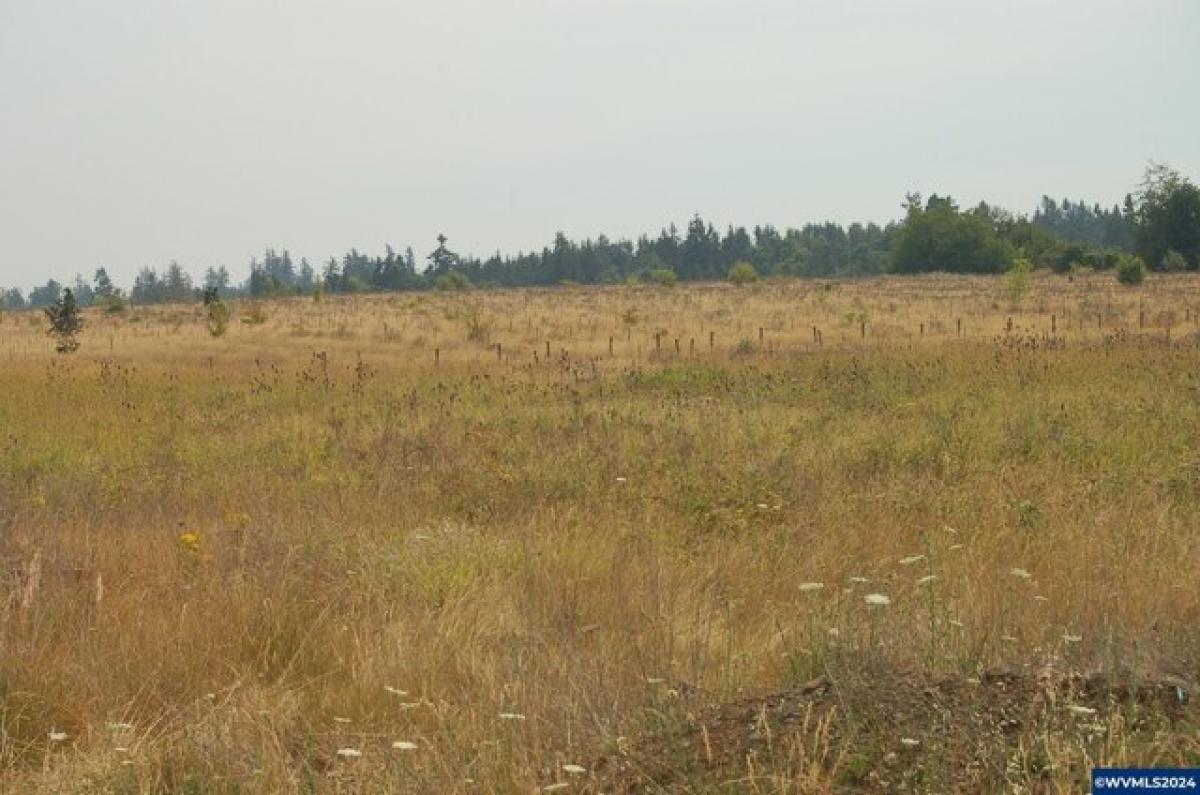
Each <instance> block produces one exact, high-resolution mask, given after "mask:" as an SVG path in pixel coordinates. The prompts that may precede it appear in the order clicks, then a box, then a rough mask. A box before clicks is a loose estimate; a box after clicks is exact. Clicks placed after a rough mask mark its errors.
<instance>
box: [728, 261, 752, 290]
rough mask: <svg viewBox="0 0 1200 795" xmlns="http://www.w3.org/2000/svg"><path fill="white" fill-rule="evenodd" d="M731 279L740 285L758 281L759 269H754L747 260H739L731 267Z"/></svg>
mask: <svg viewBox="0 0 1200 795" xmlns="http://www.w3.org/2000/svg"><path fill="white" fill-rule="evenodd" d="M729 281H730V282H731V283H733V284H736V285H738V286H741V285H743V284H751V283H752V282H756V281H758V271H756V270H754V266H753V265H751V264H750V263H749V262H746V260H738V261H737V262H735V263H733V267H732V268H730V269H729Z"/></svg>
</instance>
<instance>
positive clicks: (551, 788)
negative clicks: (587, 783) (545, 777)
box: [542, 781, 571, 792]
mask: <svg viewBox="0 0 1200 795" xmlns="http://www.w3.org/2000/svg"><path fill="white" fill-rule="evenodd" d="M569 786H571V785H570V784H568V783H567V782H565V781H560V782H558V783H557V784H547V785H546V786H544V787H542V792H561V791H562V790H564V789H566V788H567V787H569Z"/></svg>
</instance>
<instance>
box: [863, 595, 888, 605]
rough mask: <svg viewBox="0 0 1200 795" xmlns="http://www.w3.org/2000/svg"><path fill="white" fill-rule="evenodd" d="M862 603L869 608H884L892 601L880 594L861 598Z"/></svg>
mask: <svg viewBox="0 0 1200 795" xmlns="http://www.w3.org/2000/svg"><path fill="white" fill-rule="evenodd" d="M863 601H865V602H866V603H867V605H869V606H870V607H886V606H887V605H890V604H891V603H892V600H891V599H890V598H889V597H887V596H885V595H883V594H881V593H869V594H867V595H866V596H864V597H863Z"/></svg>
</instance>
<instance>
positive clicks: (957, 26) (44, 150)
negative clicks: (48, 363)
mask: <svg viewBox="0 0 1200 795" xmlns="http://www.w3.org/2000/svg"><path fill="white" fill-rule="evenodd" d="M1149 159H1153V160H1157V161H1165V162H1167V163H1169V164H1171V165H1173V166H1175V167H1176V168H1178V169H1180V170H1181V171H1183V172H1184V173H1186V174H1188V175H1190V176H1192V177H1193V178H1196V177H1200V0H1179V2H1171V1H1169V0H1160V1H1157V2H1156V1H1153V0H1151V1H1147V2H1127V3H1118V2H1110V1H1108V0H1072V1H1071V2H1065V1H1063V0H1056V1H1055V2H1007V3H999V2H997V3H988V4H984V3H969V2H965V1H964V0H956V1H955V2H923V3H911V2H895V1H892V0H888V1H885V2H876V3H866V2H861V3H851V2H836V3H835V2H828V3H820V4H817V3H803V2H754V1H753V0H740V1H738V2H735V1H734V0H729V1H728V2H715V1H714V0H678V1H677V0H643V1H642V2H632V1H629V0H557V1H556V2H550V0H542V1H535V0H524V1H521V2H515V1H514V2H500V1H499V0H493V1H490V2H485V0H475V1H474V2H451V1H450V0H439V1H438V2H405V1H404V0H392V1H391V2H383V1H382V0H380V1H379V2H369V1H368V0H337V2H334V0H320V1H318V0H278V2H266V1H265V0H193V1H192V2H187V1H185V0H175V1H171V0H106V1H105V2H98V1H97V0H78V2H60V1H59V0H0V285H16V286H20V287H22V288H28V287H29V286H31V285H33V284H35V283H41V282H44V281H45V280H46V279H47V278H48V277H50V276H54V277H56V278H59V279H60V280H65V279H66V278H68V277H70V276H72V275H73V274H74V273H76V272H82V273H84V274H86V275H88V276H89V278H90V274H91V273H92V271H93V270H94V269H95V268H96V267H97V266H101V265H103V266H105V267H107V268H108V269H109V272H110V273H111V274H112V275H113V276H114V278H115V279H116V281H117V282H118V283H120V284H128V283H129V282H130V281H131V280H132V277H133V275H134V273H135V272H136V271H137V269H138V268H140V267H141V266H143V265H152V266H155V267H161V266H163V265H165V264H166V263H168V262H169V261H170V260H172V259H176V260H178V261H179V262H180V263H182V264H183V265H184V266H185V267H186V268H187V269H188V270H189V271H191V272H192V273H193V274H197V275H198V274H200V273H202V272H203V270H204V268H205V267H207V266H209V265H222V264H223V265H226V266H228V267H229V269H230V271H231V272H233V274H234V275H235V277H236V278H238V279H241V278H243V277H244V276H245V273H246V271H247V263H248V261H249V258H250V257H251V256H252V255H254V254H256V253H261V251H262V250H263V249H264V248H265V247H268V246H270V247H275V248H288V249H290V250H291V252H292V253H293V256H294V257H295V258H297V259H298V258H299V257H300V256H307V257H308V258H309V260H310V261H312V262H314V263H316V262H319V261H321V260H324V259H327V258H328V257H329V256H330V255H331V254H337V255H340V254H341V253H342V252H344V251H346V250H348V249H349V248H350V247H358V248H359V249H360V250H366V251H368V252H371V253H375V252H382V250H383V247H384V244H385V243H392V244H393V245H395V246H396V247H397V248H402V247H403V246H405V245H412V246H413V248H414V249H415V250H416V252H417V255H418V258H423V256H424V254H425V253H427V252H428V251H429V250H431V249H432V248H433V246H434V245H435V242H434V237H435V236H436V235H437V233H438V232H441V231H444V232H445V233H446V234H447V235H448V236H449V237H450V245H451V248H454V249H455V250H458V251H459V252H460V253H474V254H480V255H487V254H490V253H492V252H493V251H496V250H497V249H499V250H502V251H505V252H514V253H515V252H516V251H517V250H520V249H525V250H528V249H531V248H540V247H541V246H542V245H543V244H545V243H547V242H548V241H549V240H550V239H551V238H552V236H553V234H554V232H555V231H557V230H560V229H561V230H563V231H564V232H566V233H567V234H568V235H569V236H571V237H576V238H578V237H584V236H596V235H598V234H600V233H606V234H608V235H609V236H610V237H618V236H622V237H623V236H635V235H636V234H638V233H639V232H642V231H646V232H651V233H653V232H656V231H657V230H658V229H659V228H661V227H662V226H665V225H666V224H667V223H668V222H670V221H676V222H678V223H679V224H680V225H681V226H682V225H683V224H684V223H685V222H686V220H687V219H688V218H689V217H690V216H691V215H692V214H693V213H696V212H699V213H700V214H701V215H703V216H704V217H705V218H706V219H709V220H711V221H713V222H714V223H715V224H716V225H717V226H718V227H720V228H724V226H725V225H726V224H727V223H730V222H732V223H735V224H745V225H753V224H756V223H764V222H769V223H774V224H776V225H778V226H788V225H793V226H794V225H800V224H802V223H804V222H806V221H820V220H826V219H831V220H836V221H841V222H848V221H851V220H860V219H861V220H877V221H881V222H882V221H886V220H888V219H891V218H895V217H897V216H898V215H899V213H900V203H901V201H902V200H903V197H904V193H905V192H906V191H910V190H918V191H922V192H923V193H925V194H928V193H930V192H935V191H936V192H939V193H950V194H952V195H954V196H955V197H956V198H959V199H960V201H961V202H963V203H974V202H976V201H978V200H979V199H981V198H982V199H987V200H989V201H991V202H993V203H996V204H1000V205H1003V206H1006V207H1009V208H1010V209H1014V210H1020V211H1029V210H1031V209H1032V208H1033V206H1034V205H1035V203H1036V202H1037V201H1038V199H1039V198H1040V196H1041V195H1042V194H1043V193H1048V194H1051V195H1053V196H1056V197H1061V196H1063V195H1070V196H1072V197H1083V198H1086V199H1087V200H1089V201H1100V202H1103V203H1106V204H1111V203H1113V202H1116V201H1119V200H1120V199H1121V198H1122V197H1123V196H1124V194H1125V193H1126V192H1127V191H1129V190H1130V189H1132V188H1133V187H1134V186H1135V185H1136V183H1137V182H1138V180H1139V178H1140V176H1141V173H1142V170H1143V168H1144V166H1145V164H1146V161H1147V160H1149Z"/></svg>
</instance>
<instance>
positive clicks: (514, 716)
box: [500, 712, 525, 720]
mask: <svg viewBox="0 0 1200 795" xmlns="http://www.w3.org/2000/svg"><path fill="white" fill-rule="evenodd" d="M500 720H525V716H524V715H522V714H521V713H519V712H501V713H500Z"/></svg>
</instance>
